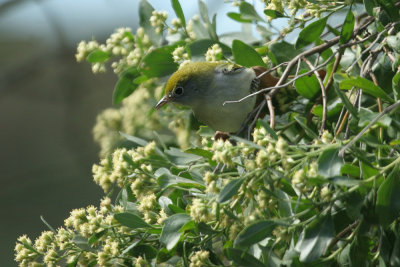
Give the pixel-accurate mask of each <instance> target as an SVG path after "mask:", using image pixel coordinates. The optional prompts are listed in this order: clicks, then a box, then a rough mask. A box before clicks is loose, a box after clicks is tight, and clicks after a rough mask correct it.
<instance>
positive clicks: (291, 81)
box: [223, 51, 338, 105]
mask: <svg viewBox="0 0 400 267" xmlns="http://www.w3.org/2000/svg"><path fill="white" fill-rule="evenodd" d="M336 53H338V52H337V51H335V52H333V54H332V55H331V56H330V57H329V58H328V59H327V60H326V61H325V62H323V63H322V64H320V65H318V66H317V67H315V68H314V69H311V70H309V71H307V72H305V73H303V74H300V75H299V76H297V77H295V78H294V79H292V80H290V81H289V82H287V83H285V84H283V85H278V86H273V87H268V88H263V89H261V90H259V91H257V92H254V93H252V94H249V95H247V96H245V97H243V98H241V99H239V100H230V101H225V102H224V103H223V105H225V104H232V103H239V102H242V101H243V100H245V99H247V98H249V97H252V96H255V95H258V94H261V93H265V92H268V91H271V92H270V93H269V95H271V96H272V95H273V94H272V92H273V91H274V90H277V89H281V88H285V87H288V86H289V85H291V84H292V83H293V82H294V81H296V80H297V79H300V78H301V77H304V76H308V75H310V74H312V73H313V72H314V71H317V70H319V69H321V68H323V67H325V66H326V65H328V63H329V62H330V61H331V59H332V58H333V57H334V56H335V55H336ZM300 59H301V58H300ZM297 60H298V59H297ZM281 79H282V78H281ZM281 79H280V80H281ZM280 80H279V81H280ZM278 83H279V82H278Z"/></svg>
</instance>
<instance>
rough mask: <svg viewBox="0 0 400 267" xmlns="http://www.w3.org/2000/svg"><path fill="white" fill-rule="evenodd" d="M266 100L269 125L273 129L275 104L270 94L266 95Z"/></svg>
mask: <svg viewBox="0 0 400 267" xmlns="http://www.w3.org/2000/svg"><path fill="white" fill-rule="evenodd" d="M265 100H266V101H267V105H268V110H269V126H270V127H271V129H274V128H275V109H274V105H272V99H271V97H270V96H269V95H265Z"/></svg>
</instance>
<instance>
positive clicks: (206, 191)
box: [15, 0, 400, 267]
mask: <svg viewBox="0 0 400 267" xmlns="http://www.w3.org/2000/svg"><path fill="white" fill-rule="evenodd" d="M263 2H265V10H264V14H259V13H258V12H257V11H256V10H257V9H256V8H255V7H254V6H253V5H252V4H250V3H248V2H245V1H234V2H233V4H234V5H236V6H238V9H239V12H238V13H235V12H230V13H228V17H229V18H231V19H233V20H235V21H238V22H240V23H242V24H243V25H244V27H243V31H241V32H234V33H229V34H221V35H219V34H217V32H216V19H215V16H213V17H212V18H210V17H209V16H208V14H209V13H208V11H207V6H206V5H205V3H204V2H203V1H201V0H199V2H198V3H199V9H200V17H201V19H200V17H198V16H197V17H194V18H192V19H190V20H188V21H186V18H185V14H184V13H183V11H182V8H181V6H180V3H179V1H178V0H172V1H171V4H172V7H173V9H174V10H175V13H176V16H177V18H176V19H173V20H172V21H171V23H170V24H171V25H168V24H167V15H168V14H166V13H165V12H159V11H154V9H153V7H152V6H151V5H150V4H149V3H148V2H147V1H145V0H142V1H141V2H140V5H139V17H140V25H141V27H140V28H139V29H138V30H137V32H136V34H133V33H132V32H131V31H130V30H129V29H119V30H117V32H116V33H114V34H113V35H111V37H110V38H109V39H108V40H107V42H106V44H99V43H97V42H96V41H90V42H81V43H80V44H79V46H78V53H77V55H76V56H77V59H78V61H81V60H87V61H89V62H90V63H91V64H92V69H93V71H94V72H99V71H104V70H105V69H106V64H110V65H111V67H112V68H113V69H114V71H115V72H116V73H117V74H118V75H119V78H120V79H119V81H118V83H117V85H116V87H115V91H114V96H113V101H114V104H116V105H120V104H121V103H122V105H121V106H120V107H118V108H115V109H111V110H109V111H107V112H108V113H110V114H109V115H105V114H103V117H102V122H101V126H96V127H98V128H97V129H96V130H95V136H97V137H98V140H100V139H101V140H103V141H101V142H102V143H107V144H108V145H107V149H104V151H103V158H102V159H101V161H100V163H99V164H95V165H94V166H93V176H94V181H95V182H96V183H97V184H98V185H99V186H101V187H102V189H103V190H104V192H105V193H106V194H107V195H106V196H105V197H104V198H103V199H102V200H101V203H100V205H99V207H94V206H89V207H87V208H80V209H75V210H73V211H71V215H70V217H69V218H67V219H66V220H65V225H64V226H63V227H60V228H58V229H57V230H54V229H53V228H52V227H51V226H49V225H48V224H47V223H46V225H47V226H48V227H49V229H50V230H49V231H45V232H43V233H42V235H41V236H39V237H38V238H37V239H36V240H35V241H34V242H32V241H31V239H29V238H28V237H27V236H21V237H20V238H19V239H18V242H17V245H16V247H15V250H16V255H15V259H16V261H17V262H18V263H19V264H20V265H21V266H28V265H29V266H30V265H32V266H36V265H38V266H39V265H40V264H41V263H44V264H46V265H48V266H53V265H54V266H55V265H57V264H62V265H67V266H77V265H80V266H96V265H98V266H193V267H195V266H232V265H234V266H370V265H371V266H376V265H379V266H397V265H399V264H400V253H399V246H400V234H399V233H400V229H399V227H400V220H399V215H400V198H399V191H400V176H399V161H400V157H399V156H400V155H399V153H400V150H399V144H400V136H399V135H400V134H399V130H400V121H399V115H400V114H399V112H398V111H397V108H398V106H399V105H400V101H399V88H400V87H399V77H400V74H399V70H400V68H399V60H398V58H399V54H398V53H399V52H400V48H399V42H398V38H399V37H398V36H399V12H398V6H399V3H398V2H396V3H395V2H392V1H391V0H364V2H362V3H361V2H357V1H356V2H351V1H345V2H335V1H331V2H326V1H286V0H285V1H278V0H276V1H263ZM342 11H345V12H344V13H343V16H340V12H342ZM338 14H339V15H338ZM264 15H266V17H265V16H264ZM331 18H334V19H331ZM338 18H340V22H339V23H338V25H336V24H335V23H336V22H337V21H338ZM274 21H281V22H282V21H283V23H287V25H288V27H287V28H284V29H281V30H280V31H278V32H273V31H272V30H270V29H275V27H272V26H271V25H272V23H273V22H274ZM249 25H251V26H255V27H256V28H257V29H258V30H259V36H258V37H257V38H255V37H254V36H252V33H251V31H250V30H249V29H251V27H247V26H249ZM165 30H168V34H163V32H164V31H165ZM293 31H298V34H296V36H298V37H297V39H296V41H295V42H294V44H291V43H289V42H287V40H286V39H285V37H286V36H287V35H288V34H289V33H291V32H293ZM189 60H192V61H198V60H210V61H220V60H224V61H234V62H236V63H239V64H241V65H243V66H248V67H251V66H254V65H264V66H269V67H270V69H271V70H274V71H275V74H276V75H278V76H280V80H279V82H278V83H277V84H276V85H275V86H274V87H271V88H267V89H266V90H261V91H260V92H259V94H265V96H266V97H265V100H263V102H262V103H261V105H260V106H259V107H260V110H258V111H260V112H261V109H262V108H263V107H264V106H267V107H268V111H269V115H268V116H266V118H264V119H263V120H259V121H257V123H256V122H255V121H254V122H251V123H256V126H255V129H254V131H253V132H252V136H251V138H250V137H249V136H247V137H248V138H246V139H244V138H240V137H237V136H231V138H230V140H229V141H222V140H214V139H213V137H212V135H213V133H212V131H211V130H210V129H208V128H207V127H200V129H199V131H198V132H197V133H194V131H195V130H194V129H196V128H198V127H196V124H195V123H190V121H191V119H189V118H190V117H189V115H188V114H189V112H188V111H187V110H178V109H177V108H174V107H169V108H168V109H165V110H162V111H160V112H159V113H158V112H157V114H156V113H153V112H150V108H151V107H152V106H153V105H154V104H155V103H156V99H159V98H160V97H161V92H160V91H161V90H160V88H161V87H158V89H157V86H158V84H160V83H161V82H160V81H159V80H158V79H159V78H162V77H163V76H166V75H168V74H171V73H173V72H174V71H175V70H176V69H177V68H178V67H179V65H182V64H186V62H187V61H189ZM111 61H113V62H111ZM293 86H294V88H295V90H290V91H284V89H287V88H289V89H290V88H293ZM288 92H290V93H288ZM283 93H286V95H284V94H283ZM289 94H290V95H289ZM129 95H130V96H129ZM143 95H146V97H143ZM130 98H132V99H131V100H129V99H130ZM270 98H272V101H269V99H270ZM135 99H136V100H137V99H139V100H137V102H135V104H134V105H133V106H134V108H132V109H129V108H130V107H131V106H132V104H131V103H132V102H129V101H133V100H135ZM289 100H290V102H289V103H288V101H289ZM226 104H232V103H226ZM283 106H286V107H287V108H286V109H282V107H283ZM274 107H275V108H276V109H274ZM274 110H276V114H275V112H274ZM144 111H145V112H144ZM129 112H132V114H133V115H132V114H130V115H127V114H129ZM171 114H173V116H174V119H175V122H176V121H179V125H185V127H180V128H179V127H178V128H179V129H180V130H179V131H178V130H175V134H177V136H178V137H179V135H181V136H185V138H183V139H185V140H186V146H188V144H189V141H188V140H191V141H192V145H190V148H188V149H186V150H183V149H180V148H175V147H174V146H170V144H173V143H175V144H177V143H181V144H183V143H185V142H174V141H171V139H172V140H174V139H176V137H175V136H174V135H173V134H171V131H169V132H168V130H167V128H168V126H167V124H166V121H169V118H170V117H171V116H172V115H171ZM138 116H139V118H140V120H136V118H138ZM111 117H112V118H113V119H110V118H111ZM268 122H269V123H268ZM123 123H127V124H128V125H125V126H121V125H122V124H123ZM130 123H131V124H132V125H131V126H130ZM98 125H99V124H98ZM135 127H136V128H135ZM172 128H173V129H174V127H172ZM110 129H117V130H122V131H124V132H127V133H130V134H132V133H135V134H136V133H138V135H140V136H142V137H143V136H144V137H146V138H148V139H150V136H151V132H152V130H156V131H158V132H159V134H158V135H156V136H155V137H156V138H155V139H156V140H157V143H156V142H155V141H146V140H145V139H142V138H139V137H135V136H132V135H129V134H126V133H125V134H121V136H119V135H118V136H117V137H116V133H112V131H110ZM126 129H130V130H126ZM133 129H135V130H133ZM143 129H144V130H143ZM175 129H176V128H175ZM143 131H144V132H143ZM110 134H113V137H112V139H107V138H109V137H108V136H109V135H110ZM114 139H118V142H117V141H115V142H114V141H110V140H114ZM121 140H124V141H123V142H120V141H121ZM196 140H197V142H196ZM113 142H114V143H115V144H117V143H118V146H119V148H117V149H114V148H115V146H116V145H112V144H111V145H110V143H113ZM104 147H105V146H104ZM104 147H103V148H104ZM111 151H113V152H112V153H108V152H111ZM112 199H113V200H112Z"/></svg>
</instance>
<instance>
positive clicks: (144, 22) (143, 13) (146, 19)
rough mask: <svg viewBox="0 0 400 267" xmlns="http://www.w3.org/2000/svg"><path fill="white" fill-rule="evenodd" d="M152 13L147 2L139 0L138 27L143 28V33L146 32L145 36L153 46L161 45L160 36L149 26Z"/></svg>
mask: <svg viewBox="0 0 400 267" xmlns="http://www.w3.org/2000/svg"><path fill="white" fill-rule="evenodd" d="M153 11H154V8H153V7H152V5H150V4H149V2H147V0H141V1H140V3H139V25H140V26H141V27H143V29H144V31H145V32H146V35H147V36H149V39H150V41H151V42H152V43H153V45H155V46H159V45H161V41H162V35H161V34H157V33H156V32H155V30H154V27H153V26H151V23H150V17H151V16H152V13H153Z"/></svg>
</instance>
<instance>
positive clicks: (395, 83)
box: [392, 71, 400, 101]
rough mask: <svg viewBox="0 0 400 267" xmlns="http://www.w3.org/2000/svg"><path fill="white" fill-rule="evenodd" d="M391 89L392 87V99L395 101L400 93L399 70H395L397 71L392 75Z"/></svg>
mask: <svg viewBox="0 0 400 267" xmlns="http://www.w3.org/2000/svg"><path fill="white" fill-rule="evenodd" d="M392 89H393V97H394V100H395V101H397V100H399V95H400V71H397V73H396V74H395V75H394V76H393V79H392Z"/></svg>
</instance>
